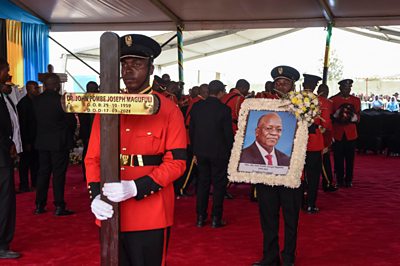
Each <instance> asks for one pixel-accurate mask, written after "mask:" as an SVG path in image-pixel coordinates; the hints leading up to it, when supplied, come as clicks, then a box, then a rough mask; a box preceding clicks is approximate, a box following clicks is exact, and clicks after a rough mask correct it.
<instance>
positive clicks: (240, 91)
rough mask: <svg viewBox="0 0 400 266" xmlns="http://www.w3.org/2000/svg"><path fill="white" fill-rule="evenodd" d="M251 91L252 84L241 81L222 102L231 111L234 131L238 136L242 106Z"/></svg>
mask: <svg viewBox="0 0 400 266" xmlns="http://www.w3.org/2000/svg"><path fill="white" fill-rule="evenodd" d="M249 89H250V83H249V82H248V81H247V80H245V79H239V80H238V81H237V82H236V86H235V88H233V89H232V90H231V91H230V92H229V93H228V94H225V95H224V96H223V97H222V99H221V102H222V103H224V104H226V105H227V106H228V107H229V108H230V109H231V114H232V129H233V133H234V134H236V131H237V130H238V126H237V124H238V119H239V111H240V106H241V105H242V103H243V101H244V99H245V98H246V95H247V94H248V93H249Z"/></svg>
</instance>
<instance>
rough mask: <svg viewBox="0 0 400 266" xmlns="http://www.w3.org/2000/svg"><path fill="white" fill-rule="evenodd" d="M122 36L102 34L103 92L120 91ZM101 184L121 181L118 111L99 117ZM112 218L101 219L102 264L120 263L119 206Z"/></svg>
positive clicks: (112, 265) (114, 206) (112, 203)
mask: <svg viewBox="0 0 400 266" xmlns="http://www.w3.org/2000/svg"><path fill="white" fill-rule="evenodd" d="M119 54H120V53H119V36H118V35H117V34H115V33H113V32H106V33H104V34H103V35H102V36H101V38H100V84H101V92H102V93H119V73H120V71H119V69H120V62H119ZM100 127H101V131H100V145H101V154H100V167H101V187H103V184H104V183H110V182H119V167H120V166H119V151H120V150H119V115H101V118H100ZM101 199H102V200H104V201H106V202H108V203H110V204H111V205H112V206H113V209H114V215H113V217H112V218H111V219H108V220H105V221H102V222H101V265H102V266H115V265H119V263H118V260H119V208H118V203H114V202H111V201H109V200H108V199H107V198H106V197H104V196H103V195H102V198H101Z"/></svg>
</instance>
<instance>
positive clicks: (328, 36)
mask: <svg viewBox="0 0 400 266" xmlns="http://www.w3.org/2000/svg"><path fill="white" fill-rule="evenodd" d="M332 26H333V23H331V22H330V23H328V27H327V34H326V45H325V57H324V71H323V74H322V83H323V84H326V81H327V80H328V68H329V50H330V48H331V36H332Z"/></svg>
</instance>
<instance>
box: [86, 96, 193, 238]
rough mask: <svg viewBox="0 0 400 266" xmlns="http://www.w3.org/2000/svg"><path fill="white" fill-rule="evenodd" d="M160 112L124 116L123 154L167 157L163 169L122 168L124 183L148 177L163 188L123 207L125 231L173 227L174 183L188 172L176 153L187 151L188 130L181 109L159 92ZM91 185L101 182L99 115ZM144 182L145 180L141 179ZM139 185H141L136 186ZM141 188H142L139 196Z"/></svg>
mask: <svg viewBox="0 0 400 266" xmlns="http://www.w3.org/2000/svg"><path fill="white" fill-rule="evenodd" d="M151 93H152V94H155V95H157V96H158V97H159V99H160V110H159V112H158V113H157V114H155V115H151V116H144V115H143V116H140V115H121V116H120V153H121V154H135V155H139V154H140V155H157V154H163V158H162V163H161V164H160V165H159V166H135V167H131V166H124V167H121V168H120V169H121V171H120V174H121V180H138V179H141V178H142V177H144V176H148V177H150V178H151V181H150V182H155V183H156V184H157V185H159V186H161V188H160V190H158V191H153V192H152V193H149V195H146V196H145V198H143V199H141V200H138V199H137V197H136V198H131V199H128V200H126V201H123V202H121V203H120V224H121V231H123V232H126V231H141V230H151V229H159V228H165V227H168V226H171V225H172V224H173V217H174V200H175V196H174V187H173V181H174V180H175V179H177V178H179V177H180V176H181V175H182V174H183V172H184V171H185V165H186V161H185V158H178V157H177V156H175V155H176V153H174V151H177V150H179V151H181V152H182V151H184V152H185V153H186V151H185V150H184V149H186V137H185V127H184V123H183V117H182V113H181V111H180V110H179V108H178V107H177V106H176V105H175V104H174V103H173V102H171V101H169V100H168V99H167V98H165V97H164V96H162V95H161V94H159V93H157V92H154V91H153V92H151ZM85 164H86V175H87V182H88V184H89V183H91V182H100V116H99V115H96V116H95V119H94V122H93V127H92V133H91V136H90V141H89V148H88V151H87V154H86V159H85ZM141 180H143V178H142V179H141ZM136 184H138V183H136ZM140 189H141V187H139V185H138V194H139V190H140Z"/></svg>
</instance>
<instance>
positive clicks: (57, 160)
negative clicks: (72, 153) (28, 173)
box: [36, 150, 69, 208]
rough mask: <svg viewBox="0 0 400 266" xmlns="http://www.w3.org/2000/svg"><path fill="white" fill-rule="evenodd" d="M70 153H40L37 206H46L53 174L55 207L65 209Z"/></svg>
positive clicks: (66, 151)
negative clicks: (65, 190) (65, 189)
mask: <svg viewBox="0 0 400 266" xmlns="http://www.w3.org/2000/svg"><path fill="white" fill-rule="evenodd" d="M68 159H69V151H68V150H65V151H42V150H40V151H39V173H38V179H37V184H36V205H39V206H42V207H44V206H46V204H47V192H48V190H49V183H50V176H51V174H53V195H54V205H55V206H57V207H62V208H64V207H65V201H64V187H65V174H66V172H67V167H68Z"/></svg>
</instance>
